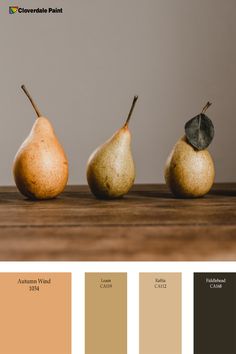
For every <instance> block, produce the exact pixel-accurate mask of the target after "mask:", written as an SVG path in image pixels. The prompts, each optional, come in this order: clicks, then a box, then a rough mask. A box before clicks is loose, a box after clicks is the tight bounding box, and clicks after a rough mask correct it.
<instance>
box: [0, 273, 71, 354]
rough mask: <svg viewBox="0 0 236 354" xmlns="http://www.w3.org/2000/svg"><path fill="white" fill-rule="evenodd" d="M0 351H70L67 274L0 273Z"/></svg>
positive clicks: (43, 353) (30, 353)
mask: <svg viewBox="0 0 236 354" xmlns="http://www.w3.org/2000/svg"><path fill="white" fill-rule="evenodd" d="M0 299H1V301H0V333H1V336H0V353H2V354H3V353H4V354H71V275H70V274H69V273H0Z"/></svg>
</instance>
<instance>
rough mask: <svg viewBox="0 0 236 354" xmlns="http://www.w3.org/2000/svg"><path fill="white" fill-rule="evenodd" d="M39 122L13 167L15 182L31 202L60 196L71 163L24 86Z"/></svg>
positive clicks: (23, 87) (18, 153)
mask: <svg viewBox="0 0 236 354" xmlns="http://www.w3.org/2000/svg"><path fill="white" fill-rule="evenodd" d="M21 88H22V89H23V91H24V92H25V94H26V96H27V97H28V98H29V100H30V102H31V104H32V106H33V108H34V110H35V112H36V114H37V119H36V121H35V123H34V125H33V127H32V130H31V132H30V134H29V136H28V137H27V138H26V140H25V141H24V142H23V144H22V145H21V147H20V148H19V150H18V152H17V154H16V156H15V159H14V164H13V174H14V178H15V183H16V185H17V188H18V189H19V191H20V192H21V193H22V194H23V195H24V196H26V197H28V198H30V199H51V198H55V197H56V196H58V195H59V194H60V193H61V192H62V191H63V190H64V188H65V186H66V184H67V180H68V161H67V157H66V155H65V152H64V150H63V148H62V146H61V145H60V143H59V141H58V139H57V137H56V135H55V133H54V130H53V127H52V125H51V123H50V122H49V120H48V119H47V118H45V117H43V116H42V115H41V113H40V111H39V109H38V107H37V106H36V104H35V102H34V101H33V99H32V97H31V96H30V94H29V92H28V91H27V89H26V88H25V86H24V85H22V86H21Z"/></svg>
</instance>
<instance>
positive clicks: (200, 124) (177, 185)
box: [164, 102, 215, 198]
mask: <svg viewBox="0 0 236 354" xmlns="http://www.w3.org/2000/svg"><path fill="white" fill-rule="evenodd" d="M209 106H210V103H209V102H208V103H207V105H206V106H205V107H204V109H203V110H202V113H201V114H200V115H198V116H196V117H194V118H192V120H190V121H189V122H187V123H186V125H185V131H186V134H188V135H189V138H187V136H186V135H185V136H183V137H182V138H181V139H180V140H179V141H178V142H177V144H176V145H175V146H174V148H173V150H172V152H171V154H170V156H169V157H168V159H167V162H166V166H165V172H164V175H165V180H166V184H167V186H168V187H169V189H170V190H171V192H172V193H173V194H174V195H175V196H177V197H180V198H197V197H202V196H204V195H205V194H207V193H208V192H209V191H210V189H211V187H212V185H213V183H214V178H215V167H214V162H213V160H212V157H211V154H210V153H209V152H208V150H207V149H206V148H204V147H205V146H208V145H209V144H210V142H211V140H212V139H213V136H214V127H213V125H212V122H211V120H210V119H209V118H208V117H207V116H205V114H204V113H205V111H206V109H207V108H208V107H209ZM190 142H192V144H194V146H193V145H192V144H191V143H190Z"/></svg>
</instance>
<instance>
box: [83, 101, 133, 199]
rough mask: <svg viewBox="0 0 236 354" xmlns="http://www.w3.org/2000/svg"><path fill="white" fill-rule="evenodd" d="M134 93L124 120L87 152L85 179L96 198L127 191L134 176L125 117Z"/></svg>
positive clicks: (129, 136) (115, 195) (114, 195)
mask: <svg viewBox="0 0 236 354" xmlns="http://www.w3.org/2000/svg"><path fill="white" fill-rule="evenodd" d="M137 99H138V96H135V97H134V99H133V103H132V106H131V109H130V112H129V114H128V117H127V119H126V121H125V124H124V125H123V126H122V128H120V129H119V130H118V131H116V132H115V134H114V135H113V136H112V137H111V138H110V139H109V140H107V141H106V142H105V143H104V144H103V145H101V146H99V147H98V148H97V149H96V150H95V151H94V152H93V153H92V155H91V156H90V158H89V160H88V163H87V180H88V184H89V187H90V189H91V191H92V193H93V194H94V195H95V196H96V197H97V198H100V199H115V198H120V197H122V196H124V195H125V194H127V193H128V192H129V190H130V188H131V187H132V186H133V183H134V180H135V166H134V161H133V157H132V152H131V134H130V131H129V127H128V124H129V121H130V118H131V115H132V112H133V109H134V106H135V104H136V101H137Z"/></svg>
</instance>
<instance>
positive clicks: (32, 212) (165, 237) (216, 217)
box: [0, 184, 236, 261]
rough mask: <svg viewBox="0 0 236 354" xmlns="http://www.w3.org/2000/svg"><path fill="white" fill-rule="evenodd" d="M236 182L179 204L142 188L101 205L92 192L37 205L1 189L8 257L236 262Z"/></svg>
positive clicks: (162, 190) (0, 240)
mask: <svg viewBox="0 0 236 354" xmlns="http://www.w3.org/2000/svg"><path fill="white" fill-rule="evenodd" d="M235 206H236V184H220V185H219V184H218V185H215V186H214V189H213V190H212V192H211V193H210V194H209V195H208V196H206V197H205V198H201V199H196V200H184V199H182V200H181V199H175V198H173V197H172V196H171V194H170V193H169V192H168V191H167V189H166V187H165V186H163V185H138V186H135V187H134V188H133V190H132V192H131V193H130V194H129V195H128V196H126V197H125V198H123V199H121V200H116V201H99V200H96V199H95V198H94V197H93V196H92V195H91V194H90V192H89V191H88V188H87V187H84V186H82V187H81V186H80V187H76V186H74V187H68V188H67V190H66V192H65V193H64V194H63V195H62V196H61V197H60V198H58V199H55V200H52V201H41V202H32V201H28V200H26V199H24V198H23V197H22V196H21V195H20V194H19V193H18V192H17V191H16V189H15V188H13V187H1V188H0V259H1V260H127V261H129V260H236V208H235Z"/></svg>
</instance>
